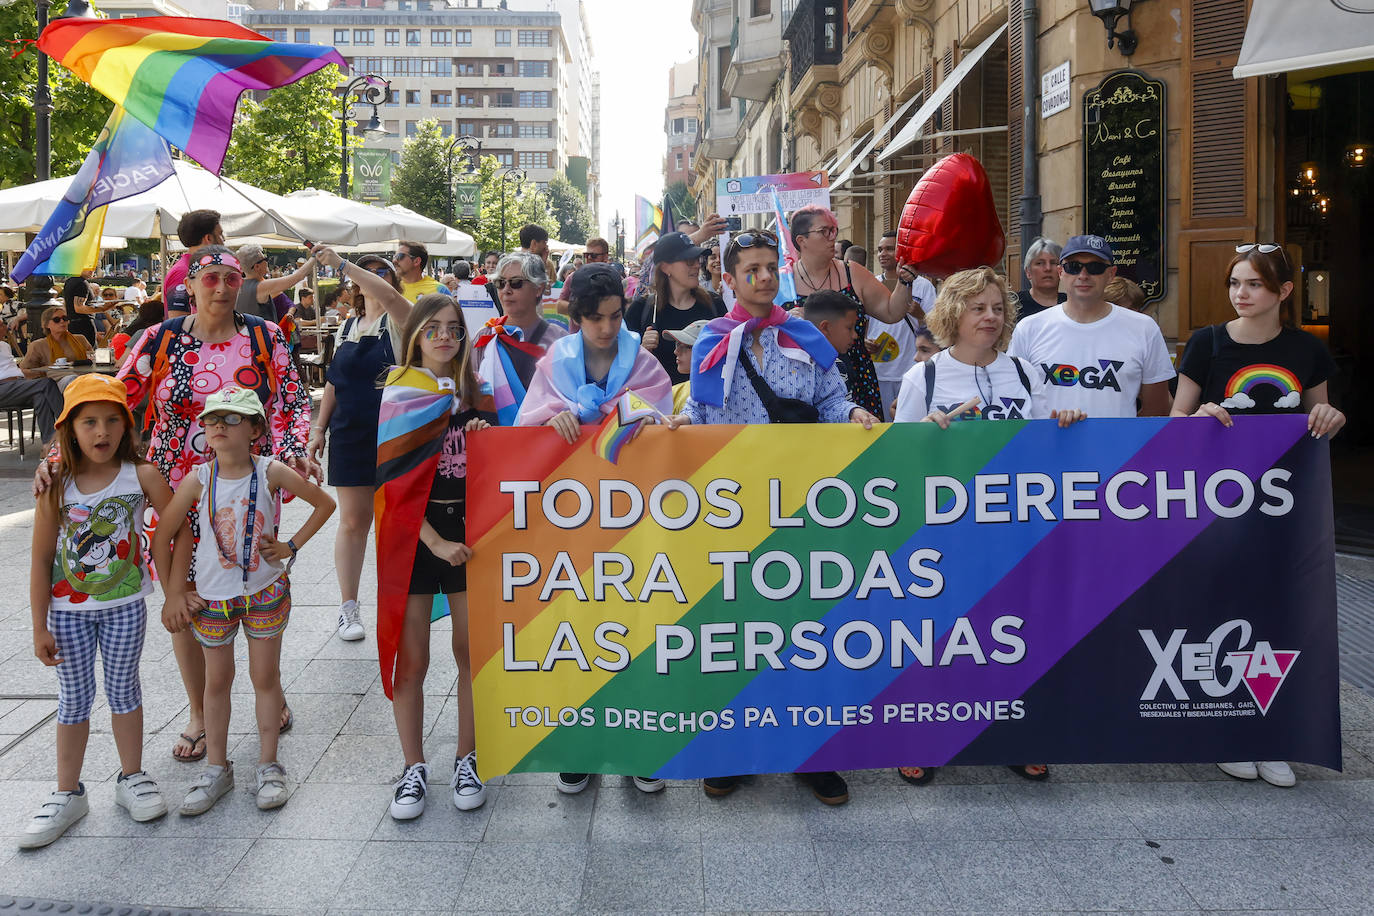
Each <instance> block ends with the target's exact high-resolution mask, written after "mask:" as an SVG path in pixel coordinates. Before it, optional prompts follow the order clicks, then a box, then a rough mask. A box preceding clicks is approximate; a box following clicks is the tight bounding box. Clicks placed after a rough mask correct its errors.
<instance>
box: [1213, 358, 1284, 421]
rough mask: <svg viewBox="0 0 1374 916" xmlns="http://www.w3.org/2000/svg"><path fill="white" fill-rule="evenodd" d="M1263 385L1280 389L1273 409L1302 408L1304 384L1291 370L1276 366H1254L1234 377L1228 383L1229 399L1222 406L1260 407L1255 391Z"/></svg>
mask: <svg viewBox="0 0 1374 916" xmlns="http://www.w3.org/2000/svg"><path fill="white" fill-rule="evenodd" d="M1261 385H1269V386H1272V387H1273V388H1276V389H1278V397H1277V398H1275V400H1274V404H1273V406H1274V407H1277V408H1280V409H1286V410H1294V409H1297V408H1298V407H1300V406H1301V405H1302V383H1301V382H1299V381H1298V377H1297V376H1296V375H1294V374H1293V372H1292V370H1290V369H1285V368H1284V367H1283V366H1275V365H1274V364H1273V363H1255V364H1253V365H1250V366H1246V367H1245V368H1243V369H1240V370H1237V372H1236V373H1235V374H1234V375H1232V376H1231V380H1230V381H1228V382H1227V383H1226V400H1224V401H1222V402H1221V406H1222V407H1225V408H1226V409H1227V410H1237V409H1240V410H1245V409H1249V408H1253V407H1258V406H1260V405H1259V403H1258V402H1257V401H1256V400H1255V390H1256V389H1257V388H1259V387H1260V386H1261Z"/></svg>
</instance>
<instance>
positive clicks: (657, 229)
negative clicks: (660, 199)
mask: <svg viewBox="0 0 1374 916" xmlns="http://www.w3.org/2000/svg"><path fill="white" fill-rule="evenodd" d="M662 227H663V211H662V210H661V209H660V208H658V207H657V206H655V205H654V203H653V202H652V201H650V200H649V199H648V198H645V197H640V196H639V195H638V194H636V195H635V253H636V254H643V253H644V249H645V248H647V247H648V246H650V245H652V244H653V243H654V242H657V241H658V237H659V235H660V234H661V233H662V231H663V230H662Z"/></svg>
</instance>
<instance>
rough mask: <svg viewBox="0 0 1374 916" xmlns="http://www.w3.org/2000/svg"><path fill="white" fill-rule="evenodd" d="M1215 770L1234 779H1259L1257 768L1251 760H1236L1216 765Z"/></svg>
mask: <svg viewBox="0 0 1374 916" xmlns="http://www.w3.org/2000/svg"><path fill="white" fill-rule="evenodd" d="M1217 769H1218V770H1221V771H1222V772H1223V773H1225V774H1226V775H1227V776H1230V777H1233V778H1235V779H1259V768H1258V767H1256V766H1255V762H1254V761H1253V760H1237V761H1233V762H1231V763H1218V764H1217Z"/></svg>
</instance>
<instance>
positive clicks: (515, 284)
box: [496, 277, 530, 292]
mask: <svg viewBox="0 0 1374 916" xmlns="http://www.w3.org/2000/svg"><path fill="white" fill-rule="evenodd" d="M528 282H530V281H529V280H526V279H525V278H524V277H512V278H511V279H509V280H507V279H506V278H505V277H497V278H496V288H497V289H505V288H506V287H507V286H509V287H510V288H511V289H513V290H515V291H516V292H519V291H520V290H522V289H524V288H525V284H526V283H528Z"/></svg>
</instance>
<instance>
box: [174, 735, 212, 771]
mask: <svg viewBox="0 0 1374 916" xmlns="http://www.w3.org/2000/svg"><path fill="white" fill-rule="evenodd" d="M177 737H178V739H179V740H181V741H185V742H186V743H187V744H189V745H191V750H190V753H187V754H178V753H177V745H176V744H173V745H172V759H173V760H180V761H181V762H182V763H194V762H195V761H197V760H203V759H204V758H205V751H206V747H205V730H204V729H201V732H200V734H199V735H196V736H195V737H194V738H192V737H191V736H190V735H188V734H186V733H185V732H182V733H181V734H180V735H178V736H177ZM197 745H199V746H200V750H199V751H197V750H196V746H197Z"/></svg>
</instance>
